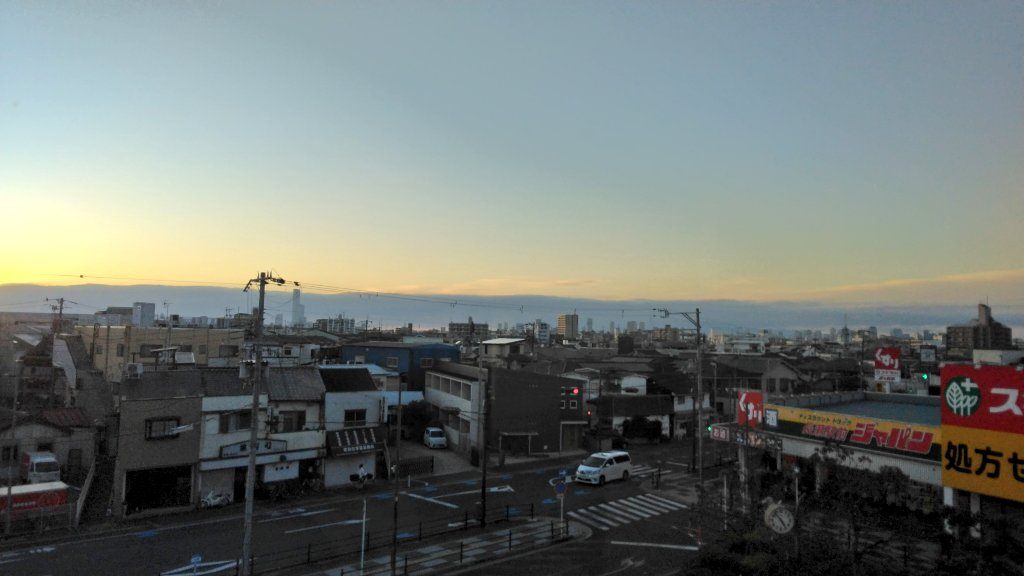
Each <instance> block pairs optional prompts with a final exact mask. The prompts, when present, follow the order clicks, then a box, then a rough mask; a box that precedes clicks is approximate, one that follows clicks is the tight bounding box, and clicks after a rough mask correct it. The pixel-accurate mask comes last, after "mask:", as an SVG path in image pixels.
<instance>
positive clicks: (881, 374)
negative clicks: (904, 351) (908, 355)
mask: <svg viewBox="0 0 1024 576" xmlns="http://www.w3.org/2000/svg"><path fill="white" fill-rule="evenodd" d="M875 381H876V382H899V381H900V349H899V348H876V349H875Z"/></svg>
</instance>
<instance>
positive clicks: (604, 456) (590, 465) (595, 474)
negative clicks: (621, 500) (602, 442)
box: [576, 450, 633, 486]
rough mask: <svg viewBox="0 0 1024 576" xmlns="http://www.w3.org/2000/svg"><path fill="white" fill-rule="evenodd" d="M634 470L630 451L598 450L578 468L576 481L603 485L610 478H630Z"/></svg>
mask: <svg viewBox="0 0 1024 576" xmlns="http://www.w3.org/2000/svg"><path fill="white" fill-rule="evenodd" d="M632 472H633V464H632V463H631V461H630V459H629V452H622V451H621V450H618V451H614V452H597V453H594V454H591V455H590V456H588V457H587V459H586V460H584V461H583V463H582V464H580V465H579V468H576V482H584V483H587V484H597V485H599V486H603V485H604V483H605V482H607V481H608V480H629V475H630V474H631V473H632Z"/></svg>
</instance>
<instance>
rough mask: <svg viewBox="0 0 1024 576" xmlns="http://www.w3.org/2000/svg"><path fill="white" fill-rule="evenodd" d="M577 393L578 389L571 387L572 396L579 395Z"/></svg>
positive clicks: (578, 392)
mask: <svg viewBox="0 0 1024 576" xmlns="http://www.w3.org/2000/svg"><path fill="white" fill-rule="evenodd" d="M579 394H580V389H579V388H573V389H572V395H573V396H579Z"/></svg>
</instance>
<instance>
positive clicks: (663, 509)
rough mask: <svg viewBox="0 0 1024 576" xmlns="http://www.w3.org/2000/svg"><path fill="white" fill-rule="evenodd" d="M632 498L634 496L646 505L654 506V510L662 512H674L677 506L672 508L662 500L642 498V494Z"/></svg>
mask: <svg viewBox="0 0 1024 576" xmlns="http://www.w3.org/2000/svg"><path fill="white" fill-rule="evenodd" d="M634 498H636V499H637V501H638V502H639V503H641V504H646V505H647V506H648V507H650V508H654V509H655V510H659V511H661V512H662V513H665V512H675V511H676V510H678V508H672V507H671V506H669V505H668V504H665V503H664V502H658V501H657V500H652V499H649V498H644V497H643V496H634Z"/></svg>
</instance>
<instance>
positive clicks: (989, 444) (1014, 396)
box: [942, 364, 1024, 502]
mask: <svg viewBox="0 0 1024 576" xmlns="http://www.w3.org/2000/svg"><path fill="white" fill-rule="evenodd" d="M942 442H943V451H942V452H943V457H942V464H943V466H942V484H943V485H944V486H947V487H950V488H959V489H962V490H968V491H971V492H979V493H982V494H988V495H989V496H996V497H998V498H1005V499H1007V500H1016V501H1018V502H1024V372H1022V371H1021V370H1018V369H1017V368H1016V367H1014V366H981V367H977V368H975V367H974V366H972V365H969V364H956V365H946V366H944V367H943V368H942Z"/></svg>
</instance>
